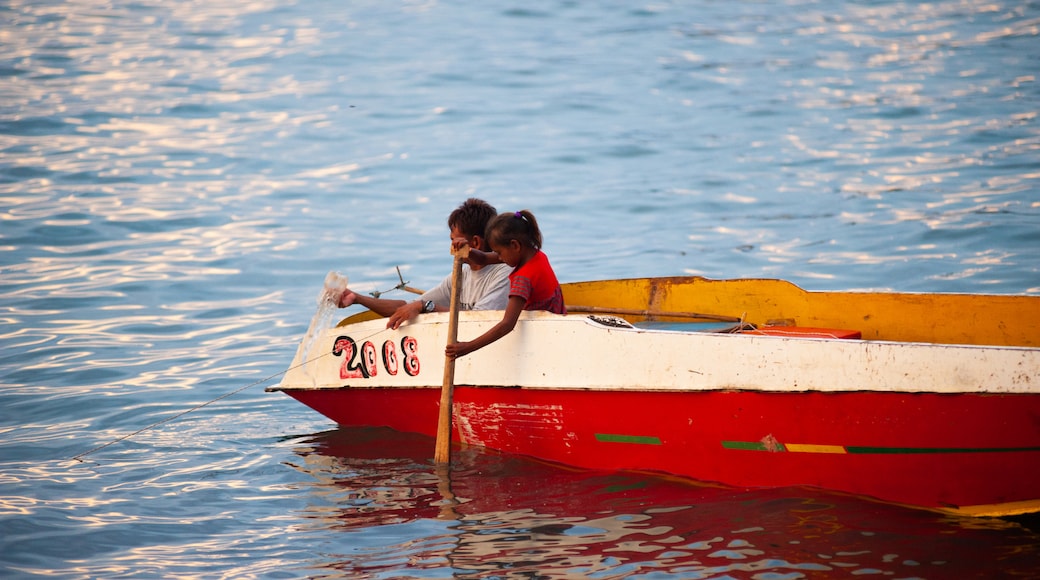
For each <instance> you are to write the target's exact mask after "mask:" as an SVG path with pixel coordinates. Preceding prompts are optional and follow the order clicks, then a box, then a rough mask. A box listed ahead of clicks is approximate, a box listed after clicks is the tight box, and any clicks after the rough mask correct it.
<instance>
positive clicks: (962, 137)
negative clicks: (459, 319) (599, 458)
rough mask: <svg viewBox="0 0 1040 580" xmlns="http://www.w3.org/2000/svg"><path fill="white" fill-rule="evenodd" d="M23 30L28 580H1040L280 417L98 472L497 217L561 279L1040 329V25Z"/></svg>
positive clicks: (791, 511)
mask: <svg viewBox="0 0 1040 580" xmlns="http://www.w3.org/2000/svg"><path fill="white" fill-rule="evenodd" d="M0 17H2V19H3V27H2V28H0V576H4V577H7V576H13V577H21V576H33V575H36V576H59V577H73V578H87V577H91V578H96V577H103V578H113V577H128V578H130V577H132V578H140V577H171V576H178V575H179V576H184V577H188V576H214V577H229V578H230V577H233V578H248V577H279V576H293V577H295V576H302V575H306V574H314V573H317V574H320V575H325V576H354V575H367V576H370V577H375V576H381V577H393V576H398V577H400V576H409V575H411V574H410V573H409V572H404V571H403V570H405V569H406V568H407V567H409V566H414V567H413V568H411V569H410V571H415V572H420V573H424V574H426V575H427V576H430V577H438V576H440V577H443V576H447V575H450V574H451V573H452V572H454V573H455V574H456V575H459V576H464V575H468V576H474V577H475V576H495V575H496V572H494V570H495V569H496V567H497V568H498V572H497V575H498V576H508V575H513V576H525V577H537V576H539V575H543V576H549V575H557V576H559V575H564V574H566V573H568V572H571V571H573V572H575V573H579V572H581V573H585V574H587V575H589V576H594V577H595V576H599V577H604V578H606V577H619V576H625V575H630V576H636V577H638V576H639V575H644V576H652V575H654V574H659V575H660V574H671V575H673V576H681V577H690V578H696V577H702V576H713V575H714V576H715V577H721V576H726V575H728V576H733V577H759V578H763V579H773V578H794V577H809V576H814V575H815V576H819V577H828V576H829V577H834V576H835V575H841V574H846V575H851V574H852V573H853V572H856V573H857V575H867V574H869V573H872V572H876V573H879V574H881V573H883V574H886V575H887V574H888V573H892V575H894V576H896V577H915V576H919V577H944V576H945V577H951V576H956V574H952V573H950V572H949V571H950V570H952V569H955V568H956V569H957V570H961V569H963V570H965V571H967V573H971V572H973V571H980V570H982V569H983V567H984V566H985V564H983V563H985V562H989V563H990V564H991V565H992V566H994V567H998V568H999V569H1002V570H1003V569H1007V570H1009V571H1014V570H1022V569H1025V570H1027V571H1029V572H1031V573H1032V575H1034V576H1036V575H1037V574H1036V570H1035V567H1034V568H1029V564H1028V561H1027V559H1028V557H1034V558H1035V555H1036V554H1035V546H1036V543H1035V537H1034V536H1032V535H1029V534H1028V533H1026V532H1024V531H1023V530H1022V529H1021V528H1017V527H1014V526H1007V525H1004V526H1003V527H1000V526H999V525H998V524H1000V522H994V521H989V520H987V521H986V522H987V523H989V524H992V525H993V527H992V528H990V529H985V528H983V529H972V528H969V527H967V526H965V522H963V521H958V520H943V519H941V518H937V517H935V516H931V515H928V514H921V513H916V512H911V513H907V512H906V511H905V510H898V509H895V508H891V507H889V506H879V505H875V504H871V503H863V502H859V501H856V500H851V499H848V498H844V497H841V496H829V495H821V494H819V493H815V492H811V493H810V492H805V491H804V490H785V491H783V492H770V493H764V492H750V493H745V492H739V491H737V490H729V489H723V488H713V487H703V486H694V485H690V484H688V483H680V482H674V481H668V480H663V479H657V478H653V477H644V476H637V475H631V474H628V475H618V474H596V473H587V472H569V471H566V470H563V469H560V468H558V467H551V466H545V465H542V464H537V463H531V462H529V461H526V460H521V459H518V458H509V457H502V456H497V455H493V454H487V453H482V452H478V451H475V450H467V451H464V452H462V453H460V455H459V461H458V463H457V464H456V465H455V469H454V470H453V471H452V472H451V474H450V477H438V475H437V473H436V472H434V471H433V470H432V469H431V468H430V466H429V464H428V462H427V451H425V443H420V442H416V441H413V440H410V439H408V438H402V437H401V436H400V435H398V434H392V433H385V432H374V433H368V432H350V433H347V432H342V433H341V432H332V433H328V434H322V435H319V436H316V437H314V438H313V441H310V442H307V443H300V442H297V441H295V440H292V439H290V440H288V441H287V440H284V439H283V437H285V436H286V435H287V434H290V433H313V432H316V431H320V430H322V429H326V428H327V427H328V423H327V421H326V420H325V419H324V418H323V417H321V416H319V415H317V414H315V413H313V412H311V411H309V410H308V409H306V408H304V407H303V406H301V405H299V404H297V403H295V402H294V401H292V400H290V399H288V398H287V397H282V396H280V395H276V394H263V393H261V392H260V391H261V387H259V386H258V387H257V388H256V389H255V390H254V391H252V392H250V393H242V394H237V395H236V396H235V397H233V398H231V399H226V400H223V401H220V403H219V404H218V405H213V406H208V407H206V408H205V409H201V410H199V411H197V412H193V413H190V414H189V415H187V416H184V417H181V418H179V419H178V420H177V421H175V422H171V423H169V424H162V425H160V426H158V427H156V428H154V429H148V430H145V431H143V432H141V433H139V434H136V435H134V436H133V437H130V438H129V439H126V440H121V441H120V442H119V443H118V444H116V445H112V446H111V447H108V448H105V449H104V450H102V451H99V452H98V453H96V454H92V455H90V456H89V457H87V458H85V460H84V461H82V462H79V461H70V458H72V457H75V456H77V454H80V453H83V452H85V451H87V450H89V449H92V448H96V447H97V446H100V445H103V444H105V443H108V442H112V441H114V440H118V439H119V438H121V437H124V436H126V435H128V434H130V433H134V432H136V431H137V430H139V429H141V428H142V427H144V426H146V425H151V424H154V423H156V422H158V421H161V420H163V419H167V418H170V417H172V416H174V415H176V414H177V413H180V412H182V411H184V410H186V409H190V408H193V407H195V406H196V405H200V404H202V403H204V402H206V401H211V400H213V399H214V398H216V397H218V396H220V395H222V394H224V393H229V392H232V391H235V390H236V389H239V388H241V387H243V386H245V385H248V384H250V383H252V382H254V381H256V380H258V379H261V378H263V377H270V376H273V375H275V374H276V373H278V372H280V371H282V370H284V369H285V368H286V366H287V365H288V364H289V361H290V360H291V358H292V355H293V353H294V352H295V350H296V348H297V346H298V343H299V339H300V337H301V336H302V334H303V333H304V332H305V330H306V324H307V321H308V320H309V319H310V317H311V316H312V314H313V313H314V295H315V293H316V292H317V291H318V290H319V288H320V287H321V280H322V277H323V276H325V273H326V272H328V271H330V270H338V271H342V272H345V273H346V274H348V275H349V276H350V278H351V280H352V284H356V285H357V286H356V287H354V289H355V290H359V291H362V292H368V291H372V290H384V289H386V288H389V287H391V286H392V285H393V284H395V283H397V281H398V278H397V267H398V266H400V268H401V272H402V273H403V276H404V277H405V279H406V280H408V281H409V283H410V285H412V286H415V287H420V288H429V287H432V286H433V285H434V284H435V283H437V282H439V281H440V280H441V279H442V278H443V276H444V275H445V274H446V272H447V271H448V270H449V269H450V257H449V256H447V253H446V247H445V244H444V234H445V224H444V217H445V216H447V214H448V212H450V211H451V209H453V208H454V207H456V206H457V205H458V203H459V202H460V201H461V200H463V199H465V198H466V197H469V196H471V195H477V196H480V197H484V198H486V199H488V200H489V201H491V202H493V203H494V204H495V205H496V206H497V207H498V208H499V209H502V210H504V211H505V210H510V209H521V208H523V207H527V208H530V209H532V210H533V211H534V213H535V214H536V215H537V216H538V218H539V223H540V225H541V226H542V227H543V230H544V233H545V237H546V250H547V252H548V253H549V254H550V256H551V258H552V261H553V265H554V268H555V269H556V271H557V274H558V275H559V276H560V278H561V280H563V281H577V280H586V279H603V278H611V277H634V276H674V275H681V274H685V273H690V274H703V275H706V276H709V277H713V278H727V277H763V276H765V277H779V278H785V279H790V280H792V281H794V282H796V283H799V284H801V285H802V286H805V287H806V288H809V289H817V290H829V289H850V288H853V289H855V288H881V287H891V288H896V289H900V290H911V291H946V292H979V291H993V292H998V293H1012V292H1014V293H1021V292H1029V293H1040V271H1038V268H1040V266H1038V262H1037V260H1036V257H1037V248H1038V247H1040V245H1038V244H1040V229H1038V228H1037V227H1036V225H1037V220H1038V217H1040V202H1038V201H1037V199H1036V194H1035V191H1036V183H1037V178H1038V176H1040V174H1038V171H1037V167H1038V155H1037V152H1038V151H1040V127H1038V122H1040V119H1038V114H1037V111H1038V110H1040V103H1038V100H1040V83H1038V82H1037V71H1036V58H1035V54H1036V40H1037V36H1038V35H1040V32H1038V28H1037V26H1038V23H1040V6H1038V5H1037V4H1036V3H1035V2H1018V3H1014V2H1000V1H995V2H986V3H979V2H968V1H965V0H939V1H935V2H928V3H918V2H881V3H878V2H872V3H863V2H851V3H849V2H840V1H839V2H817V1H814V0H786V1H780V2H750V3H749V2H695V3H690V2H671V1H668V0H664V1H661V2H655V3H653V4H647V5H641V6H626V5H622V4H617V3H574V2H562V3H560V2H553V1H551V0H534V1H533V2H530V3H527V4H525V6H524V8H522V9H518V8H515V7H514V8H509V7H503V6H502V5H500V4H499V3H495V2H465V1H464V2H441V3H437V2H424V1H421V0H420V1H405V2H396V3H395V2H383V1H370V0H357V1H353V2H350V3H342V2H327V1H321V0H294V1H293V2H274V1H271V0H249V1H246V2H242V1H238V0H232V1H227V0H207V1H206V2H200V1H197V0H195V1H181V2H165V1H160V0H139V1H134V2H122V3H120V2H113V1H112V0H33V1H26V0H12V1H10V2H6V3H3V5H0ZM390 297H394V298H398V297H402V295H401V294H392V295H390ZM362 442H363V449H362V448H361V446H362ZM419 448H422V449H423V450H422V451H420V450H419ZM287 465H288V467H287ZM448 488H450V493H449V489H448ZM446 497H448V498H450V497H454V498H455V500H456V501H457V503H453V502H452V501H449V500H446V499H445V498H446ZM200 524H201V525H200ZM973 557H974V558H975V560H971V558H973ZM742 567H743V568H742ZM978 573H979V575H984V573H983V572H978Z"/></svg>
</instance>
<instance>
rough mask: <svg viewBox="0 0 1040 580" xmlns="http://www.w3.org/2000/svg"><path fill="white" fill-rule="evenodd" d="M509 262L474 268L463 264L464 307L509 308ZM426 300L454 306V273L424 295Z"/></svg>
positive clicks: (475, 308)
mask: <svg viewBox="0 0 1040 580" xmlns="http://www.w3.org/2000/svg"><path fill="white" fill-rule="evenodd" d="M512 271H513V269H512V268H511V267H509V264H491V265H490V266H484V267H483V268H481V269H479V270H471V269H470V268H469V264H463V268H462V288H461V290H460V292H459V309H460V310H505V309H506V304H507V303H509V273H510V272H512ZM419 299H420V300H422V301H423V302H426V301H427V300H432V301H433V303H434V304H436V305H438V306H443V307H445V308H451V274H449V275H448V276H447V277H446V278H444V280H443V281H441V283H440V284H438V285H437V286H436V287H434V288H432V289H430V290H427V291H426V293H425V294H423V295H422V296H421V297H420V298H419Z"/></svg>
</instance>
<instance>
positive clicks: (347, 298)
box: [336, 288, 357, 308]
mask: <svg viewBox="0 0 1040 580" xmlns="http://www.w3.org/2000/svg"><path fill="white" fill-rule="evenodd" d="M355 300H357V294H354V292H353V291H351V289H350V288H344V289H343V294H340V295H339V302H337V303H336V305H337V306H339V307H340V308H346V307H347V306H350V305H351V304H353V303H354V301H355Z"/></svg>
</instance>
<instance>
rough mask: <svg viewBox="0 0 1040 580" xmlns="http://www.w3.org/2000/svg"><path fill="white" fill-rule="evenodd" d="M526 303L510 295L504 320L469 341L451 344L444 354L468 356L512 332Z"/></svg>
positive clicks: (457, 356)
mask: <svg viewBox="0 0 1040 580" xmlns="http://www.w3.org/2000/svg"><path fill="white" fill-rule="evenodd" d="M526 304H527V300H525V299H524V298H522V297H520V296H510V297H509V303H507V304H506V312H505V314H504V315H502V320H500V321H499V322H498V323H497V324H495V325H494V326H492V327H491V328H489V329H488V331H487V332H485V333H484V334H482V335H480V336H478V337H477V338H474V339H473V340H471V341H469V342H456V343H455V344H449V345H448V346H447V348H445V349H444V354H445V355H446V356H448V357H449V358H459V357H460V356H466V355H467V354H469V353H471V352H473V351H475V350H477V349H478V348H483V347H485V346H487V345H489V344H491V343H492V342H495V341H496V340H498V339H500V338H502V337H503V336H505V335H507V334H509V333H510V332H512V330H513V328H514V327H516V321H517V320H518V319H519V318H520V313H521V312H523V311H524V306H525V305H526Z"/></svg>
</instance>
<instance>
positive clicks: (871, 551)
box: [293, 429, 1040, 578]
mask: <svg viewBox="0 0 1040 580" xmlns="http://www.w3.org/2000/svg"><path fill="white" fill-rule="evenodd" d="M432 444H433V441H432V440H431V439H430V438H428V437H423V436H418V435H411V434H404V433H398V432H394V431H391V430H386V429H339V430H336V431H330V432H326V433H321V434H318V435H316V436H314V437H312V438H310V439H308V440H306V441H301V442H300V443H299V444H298V445H297V447H296V453H297V454H298V455H299V459H298V461H296V462H293V467H294V468H296V469H298V470H300V471H301V472H303V473H306V474H307V475H309V476H310V477H311V478H312V484H311V485H310V486H309V487H310V489H309V490H308V505H307V507H306V508H304V510H303V516H304V517H305V518H306V519H307V520H308V521H310V524H308V526H309V527H311V528H312V529H324V530H338V531H340V532H343V533H344V534H346V535H345V536H344V537H343V539H342V543H341V544H340V547H339V549H337V550H333V551H330V552H328V553H327V555H325V556H323V557H322V558H321V560H320V561H319V562H317V563H316V564H315V565H316V566H317V568H318V570H319V572H318V574H317V575H316V577H338V576H339V575H340V574H343V575H345V576H348V577H357V578H390V577H406V576H411V575H414V576H426V574H430V577H443V576H446V575H448V574H449V573H450V574H453V575H454V577H460V578H481V577H486V578H514V577H515V578H574V577H590V578H632V577H647V578H650V577H655V576H654V575H655V574H658V575H661V574H664V575H666V576H663V577H682V578H719V577H741V578H743V577H747V578H833V577H851V576H860V575H884V576H894V577H897V578H969V577H979V578H986V577H990V575H992V573H993V570H995V569H999V570H1001V571H1002V573H1004V574H1006V575H1008V576H1015V575H1022V576H1025V577H1028V576H1034V575H1037V574H1040V535H1038V534H1036V533H1035V532H1032V531H1030V530H1028V529H1025V528H1021V527H1020V526H1019V525H1018V524H1015V523H1012V522H1007V521H1003V520H997V519H985V520H977V519H963V518H954V517H949V516H945V515H937V514H933V513H930V512H924V511H917V510H908V509H904V508H900V507H897V506H891V505H887V504H882V503H874V502H868V501H866V500H862V499H858V498H854V497H849V496H845V495H839V494H830V493H826V492H822V491H819V490H810V489H801V488H790V489H782V490H759V491H745V490H739V489H733V488H728V487H724V486H714V485H706V484H698V483H695V482H692V481H688V480H682V479H677V478H666V477H660V476H654V475H650V474H641V473H600V472H589V471H582V470H576V469H570V468H566V467H563V466H558V465H550V464H546V463H543V462H538V461H533V460H530V459H526V458H522V457H516V456H507V455H501V454H497V453H494V452H490V451H486V450H481V449H474V448H466V449H462V450H457V451H456V453H455V456H454V463H453V465H452V467H451V469H450V470H446V469H440V470H439V469H436V468H434V467H433V466H432V465H431V463H430V460H429V457H430V454H431V449H432ZM404 530H407V531H404ZM401 536H404V537H415V538H417V540H415V541H411V540H409V541H404V542H399V541H397V540H398V539H399V538H400V537H401ZM321 570H325V571H324V572H321ZM423 570H426V571H428V572H423Z"/></svg>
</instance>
